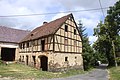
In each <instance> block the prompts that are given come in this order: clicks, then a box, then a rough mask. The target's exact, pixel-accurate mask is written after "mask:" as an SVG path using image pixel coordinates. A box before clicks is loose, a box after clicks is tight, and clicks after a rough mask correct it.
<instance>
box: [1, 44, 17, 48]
mask: <svg viewBox="0 0 120 80" xmlns="http://www.w3.org/2000/svg"><path fill="white" fill-rule="evenodd" d="M0 47H7V48H18V47H19V46H18V45H12V44H0Z"/></svg>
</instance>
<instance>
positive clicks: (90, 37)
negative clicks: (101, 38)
mask: <svg viewBox="0 0 120 80" xmlns="http://www.w3.org/2000/svg"><path fill="white" fill-rule="evenodd" d="M96 40H97V37H96V36H89V41H90V43H91V44H92V43H94V42H95V41H96Z"/></svg>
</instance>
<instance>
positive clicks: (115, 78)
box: [108, 66, 120, 80]
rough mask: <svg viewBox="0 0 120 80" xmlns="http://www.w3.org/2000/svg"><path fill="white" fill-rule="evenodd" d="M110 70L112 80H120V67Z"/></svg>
mask: <svg viewBox="0 0 120 80" xmlns="http://www.w3.org/2000/svg"><path fill="white" fill-rule="evenodd" d="M108 70H109V72H110V80H120V66H118V67H111V68H109V69H108Z"/></svg>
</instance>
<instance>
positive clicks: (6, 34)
mask: <svg viewBox="0 0 120 80" xmlns="http://www.w3.org/2000/svg"><path fill="white" fill-rule="evenodd" d="M28 33H30V31H25V30H19V29H13V28H9V27H5V26H0V42H12V43H19V42H20V41H21V40H22V39H23V38H24V37H25V36H26V35H27V34H28Z"/></svg>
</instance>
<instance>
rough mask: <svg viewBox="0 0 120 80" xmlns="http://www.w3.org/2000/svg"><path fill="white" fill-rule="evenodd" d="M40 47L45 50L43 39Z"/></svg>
mask: <svg viewBox="0 0 120 80" xmlns="http://www.w3.org/2000/svg"><path fill="white" fill-rule="evenodd" d="M41 48H42V49H41V50H42V51H44V50H45V40H41Z"/></svg>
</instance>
